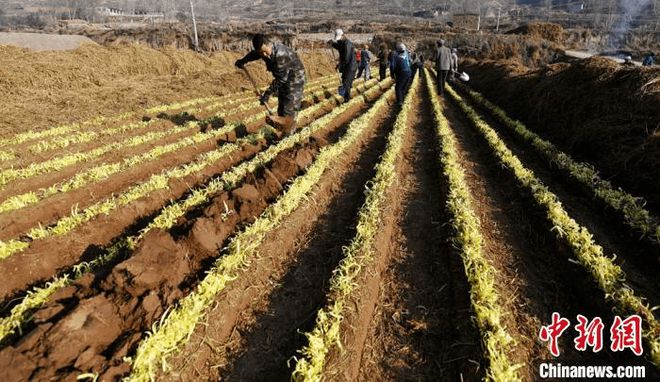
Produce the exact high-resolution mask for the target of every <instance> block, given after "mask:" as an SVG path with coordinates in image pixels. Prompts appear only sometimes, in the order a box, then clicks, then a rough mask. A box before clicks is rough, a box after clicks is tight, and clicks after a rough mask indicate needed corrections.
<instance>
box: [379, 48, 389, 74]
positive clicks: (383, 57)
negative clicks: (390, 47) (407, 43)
mask: <svg viewBox="0 0 660 382" xmlns="http://www.w3.org/2000/svg"><path fill="white" fill-rule="evenodd" d="M389 64H390V55H389V52H388V51H387V45H385V44H381V45H380V50H379V52H378V72H379V73H378V74H379V75H380V80H381V81H382V80H384V79H385V77H386V76H387V67H388V66H389Z"/></svg>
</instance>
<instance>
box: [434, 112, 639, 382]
mask: <svg viewBox="0 0 660 382" xmlns="http://www.w3.org/2000/svg"><path fill="white" fill-rule="evenodd" d="M444 105H445V113H446V116H447V118H448V119H449V121H450V126H451V128H452V129H453V130H454V132H455V134H456V136H457V141H458V150H459V153H460V155H461V157H462V159H461V162H462V165H463V167H464V168H465V170H466V176H467V181H468V183H469V188H470V191H471V192H472V195H473V198H474V201H475V203H474V206H475V209H476V213H477V216H478V217H479V219H480V221H481V226H482V233H483V235H484V239H485V256H486V258H487V259H488V260H489V261H490V263H491V264H492V265H493V266H494V267H495V268H496V270H497V272H498V273H497V276H496V280H495V281H496V287H497V290H498V292H499V294H500V302H501V304H502V306H503V307H502V310H503V311H504V312H506V313H507V314H506V315H505V317H504V323H505V326H506V328H507V330H508V331H509V333H510V334H511V335H512V336H513V337H514V340H515V341H516V346H515V347H513V348H512V349H511V352H510V356H511V358H512V360H513V361H514V362H516V363H520V364H521V365H522V369H520V373H521V375H522V377H523V379H525V380H535V379H536V378H537V377H536V372H537V370H538V364H539V363H540V362H543V361H548V360H551V359H552V356H551V355H550V354H549V352H548V351H547V349H546V348H545V346H544V345H542V344H541V343H540V342H539V341H538V340H537V335H538V331H539V329H540V327H541V325H545V324H547V323H548V322H549V320H550V316H551V314H552V312H559V313H561V315H562V316H564V317H568V318H569V319H571V320H573V321H575V317H576V315H577V314H582V315H584V316H587V317H589V318H593V317H595V316H600V317H602V318H603V321H604V322H605V323H606V324H605V325H606V327H609V326H607V325H609V324H610V323H611V320H612V318H613V314H612V312H611V308H610V306H608V305H607V304H606V303H605V300H604V296H603V294H602V292H600V291H599V290H598V289H596V288H595V283H594V282H593V281H591V277H590V275H588V274H587V273H586V272H585V271H583V269H582V268H581V267H580V266H578V265H576V264H574V263H571V262H569V259H571V258H572V257H571V251H570V250H569V249H568V248H567V247H565V246H564V245H563V244H560V243H558V242H557V240H556V239H555V237H554V233H552V232H551V231H550V229H551V227H550V226H549V224H548V223H547V222H546V219H545V214H544V212H543V211H541V210H540V209H538V208H537V207H535V205H534V204H533V202H532V199H531V196H530V195H529V194H528V193H527V192H526V191H525V190H521V189H519V188H518V186H517V184H516V183H515V180H514V179H513V176H512V175H511V174H510V173H509V172H508V171H507V170H505V169H503V168H502V167H501V166H500V165H499V163H498V162H497V160H496V159H495V157H494V155H492V154H491V151H490V149H489V147H488V146H487V145H486V142H485V140H484V139H482V138H481V136H479V135H478V134H477V132H476V130H475V129H474V127H473V126H472V125H471V124H470V123H469V122H468V121H467V119H466V118H465V117H464V116H463V115H462V114H461V113H460V111H459V110H458V108H457V107H456V106H455V105H452V104H450V103H447V102H444ZM572 338H573V334H571V335H566V336H563V337H562V338H561V342H560V348H561V350H562V354H561V356H560V358H557V359H555V361H557V362H561V363H562V364H576V365H596V364H616V365H620V364H640V363H641V362H642V361H640V360H638V359H635V358H634V357H630V356H629V355H627V354H622V353H611V352H600V353H598V354H594V353H591V352H578V351H576V350H575V349H574V347H573V343H572Z"/></svg>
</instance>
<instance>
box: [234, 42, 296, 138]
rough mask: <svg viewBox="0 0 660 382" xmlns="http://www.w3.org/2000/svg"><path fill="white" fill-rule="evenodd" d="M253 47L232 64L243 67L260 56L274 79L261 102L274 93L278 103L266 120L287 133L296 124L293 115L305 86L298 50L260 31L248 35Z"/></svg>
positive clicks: (264, 101) (294, 115)
mask: <svg viewBox="0 0 660 382" xmlns="http://www.w3.org/2000/svg"><path fill="white" fill-rule="evenodd" d="M252 46H253V47H254V50H253V51H251V52H250V53H248V54H247V55H246V56H245V57H243V58H241V59H240V60H238V61H236V66H237V67H239V68H241V69H243V67H244V65H245V64H247V63H248V62H250V61H256V60H258V59H260V58H261V59H263V60H264V62H265V63H266V69H268V71H269V72H271V73H273V77H275V79H274V80H273V82H272V83H271V85H270V87H268V89H266V91H265V92H264V94H263V95H262V96H261V99H260V101H261V103H262V104H265V103H266V102H268V99H269V98H270V96H271V95H273V94H274V93H277V97H278V100H279V104H278V106H277V116H274V115H273V116H269V117H268V118H267V120H268V122H270V123H272V124H273V125H274V126H275V127H277V128H279V129H281V130H282V131H283V132H284V133H285V134H290V133H291V132H293V131H294V130H295V127H296V116H297V115H298V112H299V111H300V107H301V103H302V98H303V89H304V87H305V67H304V66H303V64H302V62H301V61H300V58H299V57H298V54H297V53H296V52H294V51H293V50H291V48H289V47H287V46H286V45H284V44H281V43H278V42H272V43H271V42H270V41H269V40H268V38H267V37H266V36H264V35H263V34H257V35H255V36H254V37H253V38H252Z"/></svg>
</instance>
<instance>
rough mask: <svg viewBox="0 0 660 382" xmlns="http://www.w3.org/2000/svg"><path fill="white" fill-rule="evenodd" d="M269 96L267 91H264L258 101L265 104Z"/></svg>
mask: <svg viewBox="0 0 660 382" xmlns="http://www.w3.org/2000/svg"><path fill="white" fill-rule="evenodd" d="M269 98H270V94H269V93H268V92H264V94H262V95H261V97H259V103H260V104H262V105H265V104H266V103H268V99H269Z"/></svg>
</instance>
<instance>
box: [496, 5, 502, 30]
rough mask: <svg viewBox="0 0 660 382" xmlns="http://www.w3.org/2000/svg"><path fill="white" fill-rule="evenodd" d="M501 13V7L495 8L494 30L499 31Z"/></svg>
mask: <svg viewBox="0 0 660 382" xmlns="http://www.w3.org/2000/svg"><path fill="white" fill-rule="evenodd" d="M501 13H502V8H497V28H495V30H496V31H498V32H499V31H500V15H501Z"/></svg>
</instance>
